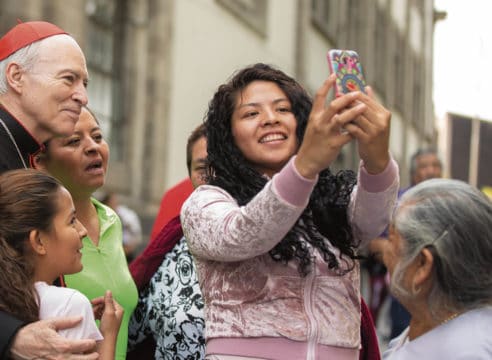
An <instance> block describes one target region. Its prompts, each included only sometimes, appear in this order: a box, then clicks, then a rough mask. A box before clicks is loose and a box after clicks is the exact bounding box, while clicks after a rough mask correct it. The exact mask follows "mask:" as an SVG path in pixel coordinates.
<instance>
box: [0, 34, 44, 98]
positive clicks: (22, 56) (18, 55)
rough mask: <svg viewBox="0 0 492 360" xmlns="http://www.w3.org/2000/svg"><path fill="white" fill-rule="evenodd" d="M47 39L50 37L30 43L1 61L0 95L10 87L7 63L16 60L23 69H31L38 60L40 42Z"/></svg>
mask: <svg viewBox="0 0 492 360" xmlns="http://www.w3.org/2000/svg"><path fill="white" fill-rule="evenodd" d="M47 39H48V38H46V39H42V40H40V41H36V42H34V43H32V44H29V45H27V46H25V47H23V48H21V49H19V50H17V51H16V52H15V53H13V54H12V55H10V56H9V57H7V58H5V59H3V60H2V61H0V95H3V94H5V93H7V91H8V89H9V87H8V83H7V76H6V74H5V71H6V70H7V65H8V64H10V63H11V62H16V63H17V64H19V65H20V66H21V67H22V68H23V69H25V70H27V71H29V70H31V69H32V67H33V66H34V64H35V63H36V61H37V56H38V50H39V46H40V44H41V43H42V42H43V41H45V40H47Z"/></svg>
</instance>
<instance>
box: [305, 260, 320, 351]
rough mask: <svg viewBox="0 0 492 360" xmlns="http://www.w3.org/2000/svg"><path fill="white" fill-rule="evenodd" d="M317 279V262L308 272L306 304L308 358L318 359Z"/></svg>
mask: <svg viewBox="0 0 492 360" xmlns="http://www.w3.org/2000/svg"><path fill="white" fill-rule="evenodd" d="M315 280H316V262H315V261H314V264H313V270H312V271H311V272H310V273H309V274H308V276H307V279H306V286H305V288H304V306H305V310H306V315H307V319H308V334H307V335H308V336H307V354H306V360H315V359H316V344H317V342H318V323H317V321H316V318H315V316H314V313H313V289H314V282H315Z"/></svg>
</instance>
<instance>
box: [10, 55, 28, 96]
mask: <svg viewBox="0 0 492 360" xmlns="http://www.w3.org/2000/svg"><path fill="white" fill-rule="evenodd" d="M24 73H25V72H24V70H23V69H22V68H21V66H20V65H19V64H17V63H16V62H11V63H9V64H7V68H6V69H5V78H6V79H7V83H8V84H9V86H10V87H11V88H12V89H13V90H14V91H15V92H16V93H18V94H21V93H22V89H23V81H22V80H23V75H24Z"/></svg>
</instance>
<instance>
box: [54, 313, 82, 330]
mask: <svg viewBox="0 0 492 360" xmlns="http://www.w3.org/2000/svg"><path fill="white" fill-rule="evenodd" d="M81 321H82V316H72V317H61V318H53V319H50V320H46V322H47V323H48V326H49V327H51V328H52V329H54V330H57V331H58V330H63V329H70V328H73V327H74V326H76V325H78V324H79V323H80V322H81Z"/></svg>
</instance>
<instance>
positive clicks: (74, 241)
mask: <svg viewBox="0 0 492 360" xmlns="http://www.w3.org/2000/svg"><path fill="white" fill-rule="evenodd" d="M55 203H56V207H57V213H56V215H55V217H54V219H53V223H52V225H51V228H50V229H49V230H48V231H41V232H40V235H41V239H42V242H43V245H44V246H45V251H46V253H45V261H44V263H43V267H45V268H46V269H48V268H49V269H50V270H51V271H50V276H54V278H56V277H58V276H60V275H62V274H73V273H77V272H79V271H81V270H82V261H81V259H82V253H81V249H82V238H83V237H84V236H86V235H87V230H86V229H85V227H84V226H83V225H82V224H81V223H80V222H79V221H78V220H77V218H76V216H75V207H74V205H73V201H72V197H71V196H70V193H69V192H68V190H67V189H65V188H64V187H62V188H60V190H59V191H58V192H57V195H56V201H55Z"/></svg>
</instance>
